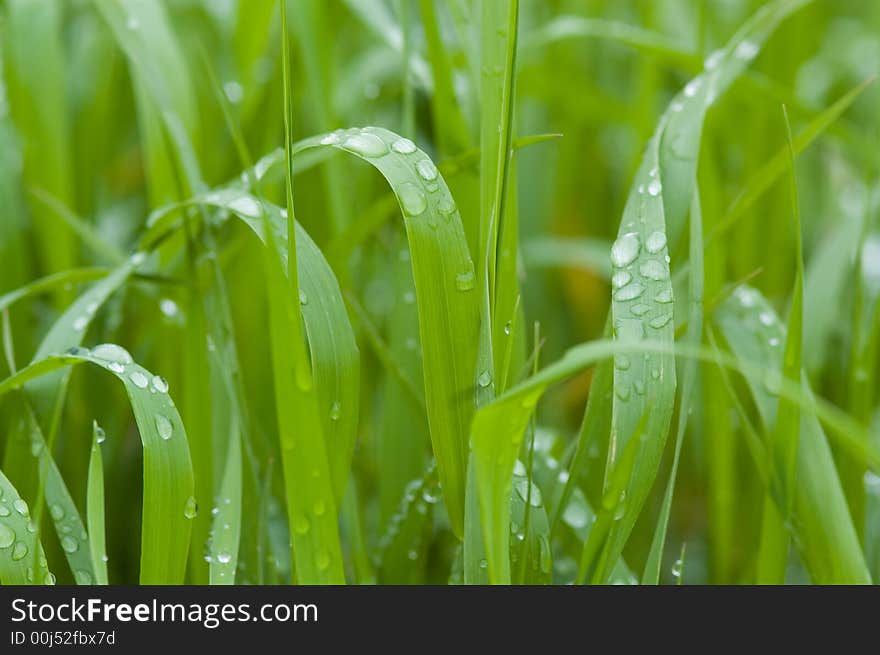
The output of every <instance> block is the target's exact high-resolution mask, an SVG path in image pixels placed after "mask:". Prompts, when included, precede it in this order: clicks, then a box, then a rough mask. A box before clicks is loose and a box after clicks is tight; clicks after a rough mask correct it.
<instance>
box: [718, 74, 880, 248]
mask: <svg viewBox="0 0 880 655" xmlns="http://www.w3.org/2000/svg"><path fill="white" fill-rule="evenodd" d="M876 79H877V78H876V77H872V78H869V79H867V80H865V81H864V82H862V83H861V84H859V85H857V86H856V87H854V88H853V89H851V90H850V91H848V92H847V93H845V94H844V95H842V96H841V97H840V99H838V100H837V101H835V102H834V103H833V104H831V105H830V106H829V107H828V108H827V109H825V110H824V111H823V112H822V113H820V114H819V115H818V116H816V117H815V118H814V119H813V120H812V121H811V122H810V123H809V124H808V125H807V126H806V127H805V128H804V129H803V130H801V131H800V132H798V135H797V136H796V137H795V138H794V139H793V141H792V144H793V145H792V147H793V149H794V152H795V155H800V154H801V153H802V152H803V151H804V150H806V149H807V148H808V147H809V146H810V145H811V144H812V143H813V142H814V141H815V140H816V139H817V138H818V137H820V136H821V135H822V134H823V133H824V132H825V131H826V130H827V129H828V128H829V127H830V126H831V125H832V124H833V123H834V122H835V121H836V120H837V119H838V118H840V117H841V116H842V115H843V113H844V112H845V111H846V110H847V109H849V107H850V106H851V105H852V104H853V103H854V102H855V101H856V100H857V99H858V98H859V96H861V94H862V92H863V91H864V90H865V89H867V88H868V86H870V85H871V84H872V83H873V82H874V81H875V80H876ZM788 157H789V153H788V146H783V147H782V148H780V149H779V151H777V152H776V154H775V155H773V157H772V158H771V159H770V160H769V161H768V162H767V163H766V164H764V166H763V167H761V168H760V169H758V170H757V171H755V172H754V173H753V174H752V175H751V177H750V178H749V180H748V181H747V182H746V184H745V188H744V189H743V190H742V191H741V192H740V194H739V195H738V196H737V197H736V199H734V201H733V203H732V204H731V206H730V207H729V208H728V209H727V211H726V212H725V214H724V217H723V218H722V219H721V220H720V221H718V223H716V224H715V226H714V227H713V228H712V230H711V231H710V232H709V234H707V235H706V245H707V246H708V245H709V244H711V243H714V241H715V240H716V239H718V238H720V237H721V236H722V235H723V234H725V233H726V232H727V231H728V230H730V229H731V228H732V227H733V226H734V225H735V224H736V223H737V222H738V221H739V220H740V219H741V218H742V217H743V216H744V214H745V212H746V211H748V209H749V208H751V207H752V206H753V205H754V204H755V202H756V201H757V200H758V199H759V198H761V196H763V195H764V194H765V193H766V192H767V191H768V190H769V189H770V188H772V187H773V185H774V184H775V183H776V181H777V180H778V179H779V178H780V177H781V176H782V175H784V174H785V171H786V170H787V166H788Z"/></svg>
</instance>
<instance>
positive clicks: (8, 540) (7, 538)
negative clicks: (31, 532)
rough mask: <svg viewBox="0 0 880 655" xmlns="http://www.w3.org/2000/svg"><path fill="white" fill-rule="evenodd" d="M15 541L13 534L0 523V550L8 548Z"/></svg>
mask: <svg viewBox="0 0 880 655" xmlns="http://www.w3.org/2000/svg"><path fill="white" fill-rule="evenodd" d="M14 541H15V533H14V532H13V531H12V530H10V529H9V527H8V526H7V525H6V524H4V523H0V548H9V547H10V546H11V545H12V543H13V542H14Z"/></svg>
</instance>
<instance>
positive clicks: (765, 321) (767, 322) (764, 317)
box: [758, 311, 773, 327]
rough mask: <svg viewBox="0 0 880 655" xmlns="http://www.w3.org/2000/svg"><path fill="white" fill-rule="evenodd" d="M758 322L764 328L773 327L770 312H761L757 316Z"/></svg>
mask: <svg viewBox="0 0 880 655" xmlns="http://www.w3.org/2000/svg"><path fill="white" fill-rule="evenodd" d="M758 320H759V321H761V325H764V326H766V327H770V326H771V325H773V314H772V313H771V312H767V311H765V312H761V313H760V314H758Z"/></svg>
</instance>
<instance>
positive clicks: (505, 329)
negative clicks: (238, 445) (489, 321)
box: [504, 321, 512, 336]
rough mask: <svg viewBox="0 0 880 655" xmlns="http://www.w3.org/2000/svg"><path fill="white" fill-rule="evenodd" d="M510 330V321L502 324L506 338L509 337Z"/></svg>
mask: <svg viewBox="0 0 880 655" xmlns="http://www.w3.org/2000/svg"><path fill="white" fill-rule="evenodd" d="M511 329H512V325H511V323H510V321H507V323H505V324H504V334H506V335H507V336H510V331H511Z"/></svg>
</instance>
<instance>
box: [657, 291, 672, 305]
mask: <svg viewBox="0 0 880 655" xmlns="http://www.w3.org/2000/svg"><path fill="white" fill-rule="evenodd" d="M654 302H659V303H660V304H663V305H665V304H667V303H671V302H672V289H663V290H661V291H659V292H658V293H657V295H656V296H654Z"/></svg>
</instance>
